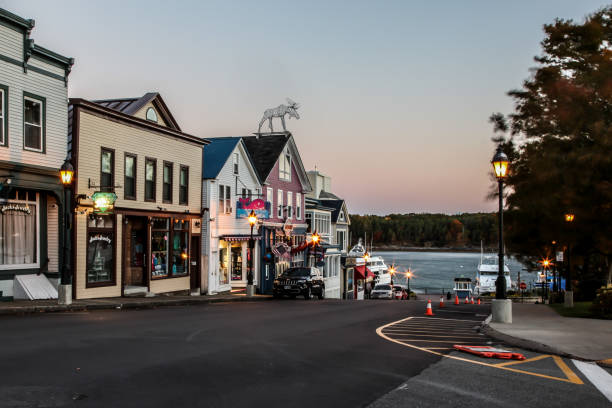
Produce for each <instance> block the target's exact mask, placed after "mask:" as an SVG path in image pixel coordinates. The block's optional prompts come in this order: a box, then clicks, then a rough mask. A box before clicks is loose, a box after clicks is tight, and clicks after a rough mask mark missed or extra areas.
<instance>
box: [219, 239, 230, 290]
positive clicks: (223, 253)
mask: <svg viewBox="0 0 612 408" xmlns="http://www.w3.org/2000/svg"><path fill="white" fill-rule="evenodd" d="M227 246H228V243H227V242H225V241H221V242H220V243H219V284H221V285H227V284H228V283H229V276H228V275H229V254H228V248H227Z"/></svg>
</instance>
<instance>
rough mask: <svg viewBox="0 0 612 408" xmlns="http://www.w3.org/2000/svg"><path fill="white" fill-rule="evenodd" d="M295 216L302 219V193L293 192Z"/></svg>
mask: <svg viewBox="0 0 612 408" xmlns="http://www.w3.org/2000/svg"><path fill="white" fill-rule="evenodd" d="M295 218H297V219H298V220H301V219H302V194H300V193H295Z"/></svg>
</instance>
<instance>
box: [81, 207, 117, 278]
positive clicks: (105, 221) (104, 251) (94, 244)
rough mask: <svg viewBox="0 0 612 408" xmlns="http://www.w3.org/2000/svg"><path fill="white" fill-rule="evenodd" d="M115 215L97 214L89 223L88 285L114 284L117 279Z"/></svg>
mask: <svg viewBox="0 0 612 408" xmlns="http://www.w3.org/2000/svg"><path fill="white" fill-rule="evenodd" d="M114 224H115V221H114V217H113V216H110V215H105V216H95V217H92V218H90V219H89V220H88V223H87V264H86V270H87V272H86V275H87V285H86V286H96V284H109V283H110V284H112V283H113V282H114V280H115V273H114V272H115V267H114V266H115V250H114V248H115V230H114Z"/></svg>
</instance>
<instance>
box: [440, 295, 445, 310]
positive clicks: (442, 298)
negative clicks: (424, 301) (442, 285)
mask: <svg viewBox="0 0 612 408" xmlns="http://www.w3.org/2000/svg"><path fill="white" fill-rule="evenodd" d="M440 307H444V296H440Z"/></svg>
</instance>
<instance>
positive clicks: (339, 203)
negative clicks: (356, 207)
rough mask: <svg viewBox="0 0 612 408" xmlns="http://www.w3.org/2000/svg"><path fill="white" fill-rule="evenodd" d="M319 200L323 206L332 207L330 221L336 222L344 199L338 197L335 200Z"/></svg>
mask: <svg viewBox="0 0 612 408" xmlns="http://www.w3.org/2000/svg"><path fill="white" fill-rule="evenodd" d="M332 195H333V194H332ZM334 197H335V196H334ZM319 201H320V202H321V204H323V205H324V206H326V207H329V208H333V209H334V210H333V211H332V222H337V221H338V216H339V215H340V211H342V205H343V204H344V200H343V199H341V198H339V199H337V200H329V199H320V200H319Z"/></svg>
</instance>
